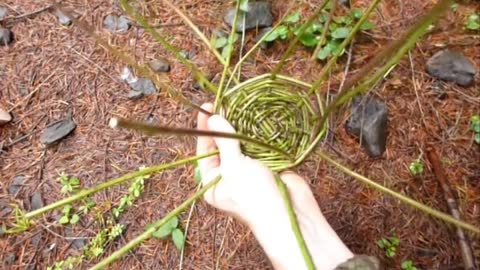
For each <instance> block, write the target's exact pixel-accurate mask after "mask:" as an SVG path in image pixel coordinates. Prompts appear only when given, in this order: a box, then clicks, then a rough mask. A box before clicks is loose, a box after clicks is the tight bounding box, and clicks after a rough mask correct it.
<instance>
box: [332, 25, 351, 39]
mask: <svg viewBox="0 0 480 270" xmlns="http://www.w3.org/2000/svg"><path fill="white" fill-rule="evenodd" d="M349 33H350V29H348V28H347V27H339V28H337V29H335V31H333V32H332V37H333V38H336V39H343V38H346V37H348V34H349Z"/></svg>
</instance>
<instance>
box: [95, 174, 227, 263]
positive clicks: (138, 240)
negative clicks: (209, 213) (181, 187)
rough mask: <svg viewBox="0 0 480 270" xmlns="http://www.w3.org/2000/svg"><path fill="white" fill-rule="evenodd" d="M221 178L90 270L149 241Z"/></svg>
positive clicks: (218, 177) (110, 261)
mask: <svg viewBox="0 0 480 270" xmlns="http://www.w3.org/2000/svg"><path fill="white" fill-rule="evenodd" d="M220 179H221V177H220V176H217V177H216V178H215V179H214V180H212V181H211V182H210V183H208V184H206V185H205V186H203V187H202V188H201V189H200V190H198V191H197V192H195V194H194V195H192V196H191V197H190V198H188V199H187V200H186V201H184V202H183V203H182V204H180V205H179V206H177V208H175V209H174V210H172V211H171V212H170V213H168V214H167V215H166V216H165V217H163V218H162V219H161V220H159V221H156V222H155V223H153V224H152V226H150V228H148V229H147V230H145V232H143V233H142V234H140V235H139V236H137V237H136V238H135V239H133V240H131V241H130V242H128V243H127V244H126V245H125V246H123V247H122V248H120V249H119V250H117V251H115V252H114V253H112V254H111V255H110V256H108V257H107V258H105V259H103V260H102V261H100V262H99V263H97V264H96V265H94V266H93V267H92V268H90V270H100V269H103V268H105V267H106V266H108V265H109V264H111V263H112V262H114V261H115V260H118V259H120V258H121V257H122V256H123V255H125V254H126V253H128V252H129V251H130V250H132V249H133V248H135V247H136V246H138V245H139V244H141V243H142V242H143V241H145V240H147V239H148V238H150V237H151V236H152V233H154V232H155V231H156V230H157V229H158V228H160V227H161V226H162V225H164V224H165V223H167V222H168V221H169V220H170V219H171V218H173V217H174V216H178V215H179V214H180V213H182V212H183V211H184V210H185V209H186V208H187V207H188V206H189V205H190V204H192V203H193V202H195V201H196V200H197V199H199V198H200V197H201V196H202V195H203V194H204V193H205V192H206V191H207V190H208V189H210V188H211V187H213V186H214V185H216V184H217V183H218V182H219V181H220Z"/></svg>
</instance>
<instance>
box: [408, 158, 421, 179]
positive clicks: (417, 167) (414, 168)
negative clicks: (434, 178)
mask: <svg viewBox="0 0 480 270" xmlns="http://www.w3.org/2000/svg"><path fill="white" fill-rule="evenodd" d="M408 168H409V169H410V173H411V174H412V175H413V176H417V175H419V174H422V173H423V169H424V168H423V163H422V160H421V158H420V157H419V158H417V159H415V160H413V161H412V162H411V163H410V166H409V167H408Z"/></svg>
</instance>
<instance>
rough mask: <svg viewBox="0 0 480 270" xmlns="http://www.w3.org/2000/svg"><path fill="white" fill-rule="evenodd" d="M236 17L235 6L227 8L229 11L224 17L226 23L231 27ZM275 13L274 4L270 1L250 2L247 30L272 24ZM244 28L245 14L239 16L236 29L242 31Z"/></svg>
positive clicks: (246, 17) (246, 20)
mask: <svg viewBox="0 0 480 270" xmlns="http://www.w3.org/2000/svg"><path fill="white" fill-rule="evenodd" d="M234 18H235V7H232V8H230V9H228V10H227V13H226V14H225V16H224V17H223V20H224V21H225V23H227V24H228V25H229V26H230V27H232V26H233V21H234ZM272 23H273V15H272V6H271V5H270V3H268V2H262V1H259V2H249V3H248V12H247V15H246V16H245V30H249V29H254V28H256V27H267V26H272ZM242 28H243V16H240V17H238V18H237V26H236V28H235V29H236V31H237V32H238V33H241V32H242Z"/></svg>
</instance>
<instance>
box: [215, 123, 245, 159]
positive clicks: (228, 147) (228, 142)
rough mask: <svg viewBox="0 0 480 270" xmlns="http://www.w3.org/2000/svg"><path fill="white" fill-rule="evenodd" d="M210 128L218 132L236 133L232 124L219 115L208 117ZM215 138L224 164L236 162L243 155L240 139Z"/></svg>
mask: <svg viewBox="0 0 480 270" xmlns="http://www.w3.org/2000/svg"><path fill="white" fill-rule="evenodd" d="M208 128H209V129H210V130H212V131H217V132H226V133H235V129H234V128H233V127H232V125H230V123H229V122H228V121H227V120H225V118H223V117H221V116H219V115H213V116H211V117H210V118H209V119H208ZM213 139H214V140H215V143H216V144H217V147H218V150H219V151H220V162H221V163H222V164H225V163H230V162H235V160H237V159H238V158H239V157H240V156H241V155H242V151H241V150H240V141H239V140H237V139H228V138H222V137H214V138H213Z"/></svg>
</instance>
